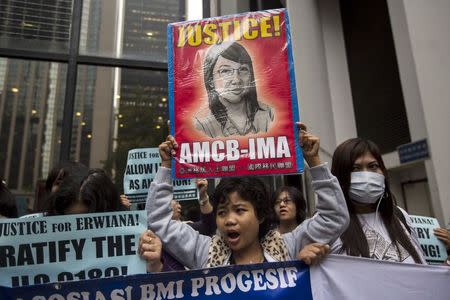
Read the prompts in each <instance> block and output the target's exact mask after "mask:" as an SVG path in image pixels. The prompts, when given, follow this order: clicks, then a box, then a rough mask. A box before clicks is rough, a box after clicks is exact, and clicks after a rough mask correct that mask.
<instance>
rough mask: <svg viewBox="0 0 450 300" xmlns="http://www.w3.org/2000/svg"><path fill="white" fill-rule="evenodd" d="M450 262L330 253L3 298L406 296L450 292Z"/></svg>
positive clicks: (17, 291) (6, 293)
mask: <svg viewBox="0 0 450 300" xmlns="http://www.w3.org/2000/svg"><path fill="white" fill-rule="evenodd" d="M449 282H450V268H449V267H446V266H428V265H416V264H402V263H393V262H385V261H379V260H373V259H366V258H355V257H349V256H340V255H329V256H328V257H327V259H325V260H324V261H323V262H321V263H320V264H318V265H315V266H313V267H311V268H310V267H307V266H306V265H305V264H303V263H302V262H300V261H289V262H281V263H265V264H256V265H239V266H228V267H220V268H212V269H200V270H192V271H182V272H168V273H154V274H139V275H132V276H123V277H114V278H105V279H97V280H86V281H77V282H66V283H56V284H45V285H35V286H27V287H20V288H7V287H0V299H16V300H19V299H22V300H56V299H57V300H69V299H70V300H75V299H80V300H99V299H105V300H106V299H115V300H131V299H148V300H152V299H234V300H241V299H245V300H249V299H301V300H310V299H314V300H330V299H364V300H379V299H396V300H398V299H400V300H402V299H404V300H423V299H427V300H429V299H431V300H441V299H448V295H450V284H448V283H449Z"/></svg>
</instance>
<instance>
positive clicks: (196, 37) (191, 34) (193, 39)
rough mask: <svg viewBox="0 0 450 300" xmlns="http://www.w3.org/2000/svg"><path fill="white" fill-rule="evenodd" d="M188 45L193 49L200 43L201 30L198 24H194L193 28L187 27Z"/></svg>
mask: <svg viewBox="0 0 450 300" xmlns="http://www.w3.org/2000/svg"><path fill="white" fill-rule="evenodd" d="M188 43H189V46H193V47H196V46H199V45H200V44H201V43H202V28H201V27H200V25H199V24H195V25H194V27H192V26H188Z"/></svg>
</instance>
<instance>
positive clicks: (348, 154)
mask: <svg viewBox="0 0 450 300" xmlns="http://www.w3.org/2000/svg"><path fill="white" fill-rule="evenodd" d="M367 152H369V153H370V154H372V155H373V157H374V158H375V159H376V160H377V162H378V164H379V166H380V169H381V171H382V172H383V174H384V176H385V182H384V184H385V193H384V195H383V198H382V199H381V200H380V201H381V202H380V205H379V214H380V216H381V218H382V220H383V223H384V225H385V226H386V229H387V231H388V233H389V237H390V239H391V241H392V243H393V244H394V245H395V246H396V248H397V252H398V253H399V255H400V251H399V244H400V245H401V246H403V248H405V250H406V251H408V253H409V254H410V255H411V256H412V257H413V259H414V261H415V262H416V263H421V260H420V257H419V254H418V253H417V251H416V249H415V248H414V246H413V244H412V242H411V240H410V238H409V237H408V235H407V234H406V233H405V231H404V229H403V227H402V225H401V223H400V222H402V223H403V225H404V226H405V228H406V229H407V230H408V232H411V228H409V226H408V225H407V224H406V220H405V217H404V215H403V213H402V212H401V210H400V209H399V208H398V207H397V203H396V201H395V197H394V195H392V193H391V190H390V188H389V181H388V180H387V170H386V167H385V165H384V162H383V159H382V157H381V153H380V150H379V149H378V146H377V145H376V144H375V143H374V142H372V141H370V140H366V139H361V138H353V139H349V140H347V141H345V142H343V143H342V144H340V145H339V146H338V147H337V148H336V150H335V151H334V154H333V162H332V167H331V173H332V174H333V175H334V176H336V177H337V179H338V180H339V184H340V186H341V189H342V192H343V193H344V196H345V200H346V202H347V207H348V211H349V214H350V224H349V226H348V228H347V230H346V231H345V232H344V233H343V234H342V235H341V240H342V249H341V250H342V251H346V252H347V253H348V254H349V255H351V256H362V257H369V245H368V243H367V239H366V236H365V235H364V232H363V230H362V226H361V223H360V222H359V219H358V217H357V215H356V212H355V208H354V205H353V202H352V201H351V200H350V198H349V195H348V191H349V188H350V178H351V172H352V171H353V164H354V162H355V161H356V160H357V159H358V158H359V157H361V156H362V155H364V154H366V153H367Z"/></svg>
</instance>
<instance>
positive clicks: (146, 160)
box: [123, 148, 199, 203]
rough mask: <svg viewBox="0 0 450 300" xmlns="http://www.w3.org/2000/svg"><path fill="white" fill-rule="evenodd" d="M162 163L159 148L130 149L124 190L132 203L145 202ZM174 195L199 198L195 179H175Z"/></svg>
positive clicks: (176, 198)
mask: <svg viewBox="0 0 450 300" xmlns="http://www.w3.org/2000/svg"><path fill="white" fill-rule="evenodd" d="M160 165H161V158H160V157H159V149H158V148H139V149H132V150H130V151H128V160H127V167H126V168H125V174H124V176H123V190H124V193H125V196H127V198H128V200H130V202H131V203H145V200H146V198H147V193H148V189H149V187H150V184H151V183H152V181H153V179H154V178H155V176H156V172H158V168H159V167H160ZM173 189H174V191H173V197H174V199H175V200H177V201H182V200H198V197H199V194H198V190H197V187H196V186H195V180H193V179H176V180H174V181H173Z"/></svg>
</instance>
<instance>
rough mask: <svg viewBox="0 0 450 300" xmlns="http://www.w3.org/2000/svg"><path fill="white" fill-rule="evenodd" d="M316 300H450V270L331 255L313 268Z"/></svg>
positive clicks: (441, 267) (312, 286) (444, 267)
mask: <svg viewBox="0 0 450 300" xmlns="http://www.w3.org/2000/svg"><path fill="white" fill-rule="evenodd" d="M311 289H312V294H313V299H314V300H329V299H364V300H370V299H374V300H387V299H396V300H400V299H405V300H414V299H417V300H425V299H426V300H429V299H439V300H444V299H446V300H448V299H450V267H448V266H428V265H415V264H401V263H393V262H385V261H379V260H372V259H364V258H358V259H356V258H354V257H348V256H339V255H329V257H328V258H327V259H326V260H325V261H324V262H323V263H321V264H319V265H317V266H314V267H311Z"/></svg>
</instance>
